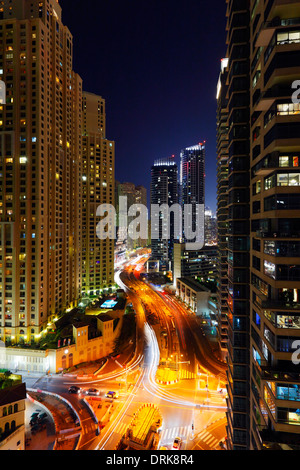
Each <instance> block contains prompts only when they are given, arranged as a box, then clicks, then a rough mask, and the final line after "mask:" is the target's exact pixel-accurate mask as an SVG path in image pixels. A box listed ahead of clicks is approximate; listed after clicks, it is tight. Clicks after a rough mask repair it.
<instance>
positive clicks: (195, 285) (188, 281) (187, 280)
mask: <svg viewBox="0 0 300 470" xmlns="http://www.w3.org/2000/svg"><path fill="white" fill-rule="evenodd" d="M177 281H180V282H182V283H183V284H185V285H186V286H188V287H190V288H191V289H193V290H196V291H198V292H201V291H202V292H210V290H209V289H208V288H207V287H205V286H203V284H201V283H200V282H199V281H198V280H197V279H195V278H193V277H180V278H178V279H177Z"/></svg>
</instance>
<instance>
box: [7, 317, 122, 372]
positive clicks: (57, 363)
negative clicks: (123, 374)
mask: <svg viewBox="0 0 300 470" xmlns="http://www.w3.org/2000/svg"><path fill="white" fill-rule="evenodd" d="M123 313H124V310H123V311H122V314H121V312H120V311H118V313H116V312H115V316H113V315H109V314H108V313H107V312H105V313H99V312H97V315H85V316H84V319H83V320H82V321H74V322H73V323H72V325H71V327H72V334H71V337H69V338H68V339H67V340H66V338H65V339H60V340H59V341H58V343H57V348H55V349H45V350H37V349H25V348H24V349H23V348H5V347H2V348H0V368H1V367H5V368H7V369H10V370H13V371H16V370H18V371H28V372H36V373H41V374H47V373H51V374H56V373H59V372H62V371H64V370H66V369H70V368H72V367H74V366H76V365H79V364H84V363H87V362H91V361H96V360H99V359H102V358H103V357H106V356H108V355H109V354H111V353H112V352H113V351H114V345H115V340H116V339H117V338H118V336H119V335H120V333H121V329H122V323H123V321H122V319H123Z"/></svg>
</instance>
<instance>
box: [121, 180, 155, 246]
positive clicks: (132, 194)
mask: <svg viewBox="0 0 300 470" xmlns="http://www.w3.org/2000/svg"><path fill="white" fill-rule="evenodd" d="M120 198H127V204H126V205H124V206H123V204H121V205H120ZM133 205H136V206H137V217H138V216H139V214H140V212H139V210H141V208H142V206H144V207H147V189H146V188H145V187H144V186H136V185H135V184H134V183H128V182H126V183H120V182H117V183H116V211H117V235H118V237H117V248H118V249H125V250H127V251H132V250H134V249H136V248H138V247H145V246H146V245H147V243H148V239H142V238H141V237H140V238H138V239H137V240H135V239H133V238H132V237H130V233H128V227H129V226H130V223H131V222H132V221H133V220H134V217H133V216H128V210H129V209H130V207H131V206H133Z"/></svg>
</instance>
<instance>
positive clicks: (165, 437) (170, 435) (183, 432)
mask: <svg viewBox="0 0 300 470" xmlns="http://www.w3.org/2000/svg"><path fill="white" fill-rule="evenodd" d="M188 432H189V426H183V427H181V428H178V427H177V428H168V429H164V430H163V431H162V432H161V441H169V440H171V439H175V437H180V438H186V437H187V436H188Z"/></svg>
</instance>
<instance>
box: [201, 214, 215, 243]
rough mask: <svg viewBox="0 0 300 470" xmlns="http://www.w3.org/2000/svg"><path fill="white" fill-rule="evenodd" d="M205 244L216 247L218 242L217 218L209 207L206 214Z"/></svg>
mask: <svg viewBox="0 0 300 470" xmlns="http://www.w3.org/2000/svg"><path fill="white" fill-rule="evenodd" d="M204 226H205V244H207V245H214V244H216V242H217V218H216V216H215V215H214V214H213V212H212V211H211V210H210V209H209V208H208V207H207V208H206V209H205V213H204Z"/></svg>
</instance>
